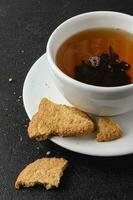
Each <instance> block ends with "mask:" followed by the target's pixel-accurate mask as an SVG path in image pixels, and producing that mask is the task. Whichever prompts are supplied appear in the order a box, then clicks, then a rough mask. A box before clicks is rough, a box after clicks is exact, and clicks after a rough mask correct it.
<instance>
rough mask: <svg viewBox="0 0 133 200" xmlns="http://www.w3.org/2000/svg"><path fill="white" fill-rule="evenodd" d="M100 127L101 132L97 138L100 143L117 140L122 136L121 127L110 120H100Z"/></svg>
mask: <svg viewBox="0 0 133 200" xmlns="http://www.w3.org/2000/svg"><path fill="white" fill-rule="evenodd" d="M98 126H99V132H98V133H97V136H96V140H97V141H98V142H103V141H110V140H115V139H117V138H120V137H121V136H122V129H121V127H120V126H119V125H118V124H117V123H115V122H114V121H113V120H111V119H109V118H100V119H99V121H98Z"/></svg>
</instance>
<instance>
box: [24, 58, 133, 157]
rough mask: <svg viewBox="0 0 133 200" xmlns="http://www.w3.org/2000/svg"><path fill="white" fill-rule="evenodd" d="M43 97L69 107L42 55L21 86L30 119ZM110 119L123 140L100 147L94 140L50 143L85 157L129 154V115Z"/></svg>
mask: <svg viewBox="0 0 133 200" xmlns="http://www.w3.org/2000/svg"><path fill="white" fill-rule="evenodd" d="M43 97H47V98H49V99H51V100H53V101H54V102H56V103H60V104H68V105H70V104H69V102H68V101H67V100H66V99H65V98H64V96H62V94H61V93H60V92H59V91H58V89H57V88H56V86H55V84H54V83H53V81H52V79H51V75H50V73H49V63H48V61H47V57H46V54H44V55H43V56H41V57H40V58H39V59H38V60H37V62H35V64H34V65H33V66H32V67H31V69H30V71H29V72H28V74H27V77H26V79H25V82H24V87H23V101H24V106H25V110H26V112H27V114H28V116H29V118H30V119H31V117H32V115H33V114H34V113H35V112H37V109H38V105H39V102H40V100H41V99H42V98H43ZM113 119H115V120H116V121H117V122H118V123H119V124H120V125H121V127H122V128H123V130H124V135H123V137H122V138H120V139H118V140H115V141H112V142H101V143H98V142H97V141H96V140H95V139H94V137H87V138H86V137H85V138H83V137H70V138H60V137H53V138H51V140H52V141H53V142H54V143H56V144H58V145H60V146H62V147H64V148H66V149H69V150H71V151H75V152H78V153H82V154H87V155H95V156H118V155H125V154H130V153H133V111H131V112H128V113H126V114H124V115H120V116H117V117H113Z"/></svg>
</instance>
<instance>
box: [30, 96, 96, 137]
mask: <svg viewBox="0 0 133 200" xmlns="http://www.w3.org/2000/svg"><path fill="white" fill-rule="evenodd" d="M94 128H95V124H94V122H93V121H92V120H91V118H90V117H89V116H88V115H87V114H86V113H84V112H82V111H80V110H79V109H77V108H74V107H70V106H66V105H58V104H55V103H53V102H52V101H49V100H48V99H46V98H44V99H42V100H41V103H40V105H39V110H38V112H37V113H36V114H35V115H34V116H33V117H32V120H31V122H30V123H29V127H28V134H29V137H30V138H35V139H37V140H44V139H47V138H48V137H50V136H54V135H56V136H62V137H64V136H83V135H89V134H90V133H92V132H93V131H94Z"/></svg>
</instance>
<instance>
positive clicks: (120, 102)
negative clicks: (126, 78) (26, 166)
mask: <svg viewBox="0 0 133 200" xmlns="http://www.w3.org/2000/svg"><path fill="white" fill-rule="evenodd" d="M96 27H97V28H98V27H106V28H119V29H122V30H126V31H128V32H130V33H133V17H132V16H129V15H126V14H122V13H117V12H109V11H108V12H104V11H96V12H90V13H85V14H81V15H78V16H75V17H72V18H70V19H69V20H67V21H65V22H64V23H63V24H61V25H60V26H58V27H57V28H56V30H55V31H54V32H53V33H52V35H51V36H50V38H49V40H48V44H47V56H48V61H49V63H50V70H51V74H52V76H53V80H54V82H55V85H56V86H57V87H58V89H59V90H60V92H61V93H62V95H64V97H65V98H66V99H68V101H69V102H70V103H71V104H72V105H74V106H75V107H77V108H80V109H82V110H84V111H86V112H90V113H93V114H96V115H101V116H106V115H108V116H113V115H118V114H121V113H125V112H127V111H129V110H132V109H133V84H130V85H126V86H121V87H109V88H105V87H98V86H92V85H87V84H85V83H81V82H79V81H76V80H74V79H72V78H70V77H69V76H67V75H65V74H64V73H63V72H62V71H61V70H60V69H59V68H58V67H57V65H56V64H55V57H56V53H57V50H58V48H59V46H60V45H61V44H62V43H63V42H64V41H65V40H66V39H67V38H69V37H70V36H71V35H73V34H75V33H77V32H80V31H83V30H86V29H91V28H96Z"/></svg>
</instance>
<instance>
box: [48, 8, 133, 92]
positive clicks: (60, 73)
mask: <svg viewBox="0 0 133 200" xmlns="http://www.w3.org/2000/svg"><path fill="white" fill-rule="evenodd" d="M96 14H98V15H101V14H107V15H109V14H115V15H119V16H121V17H128V18H130V19H132V20H133V16H132V15H129V14H125V13H121V12H115V11H92V12H86V13H82V14H78V15H75V16H73V17H71V18H69V19H67V20H65V21H64V22H63V23H61V24H60V25H59V26H58V27H57V28H56V29H55V30H54V31H53V33H52V34H51V36H50V37H49V39H48V42H47V46H46V52H47V58H48V61H49V63H50V67H51V68H52V69H53V70H54V71H55V72H56V73H57V74H58V76H59V77H60V78H61V79H65V81H67V82H69V83H71V84H73V85H74V86H76V87H80V88H83V89H86V90H87V89H89V90H91V91H98V92H110V93H111V92H121V91H122V90H129V89H133V83H130V84H128V85H123V86H114V87H103V86H95V85H91V84H86V83H83V82H80V81H78V80H75V79H73V78H71V77H70V76H68V75H67V74H65V73H64V72H63V71H62V70H61V69H60V68H59V67H58V66H57V65H56V63H55V61H54V59H53V57H52V55H51V50H50V44H51V41H52V38H53V37H54V35H55V34H56V32H58V31H59V30H60V28H61V27H62V26H63V25H65V24H66V23H69V22H70V21H71V20H77V19H78V18H80V17H84V16H92V15H96ZM66 39H67V38H66Z"/></svg>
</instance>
